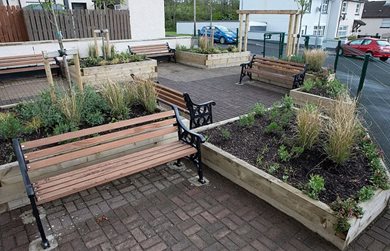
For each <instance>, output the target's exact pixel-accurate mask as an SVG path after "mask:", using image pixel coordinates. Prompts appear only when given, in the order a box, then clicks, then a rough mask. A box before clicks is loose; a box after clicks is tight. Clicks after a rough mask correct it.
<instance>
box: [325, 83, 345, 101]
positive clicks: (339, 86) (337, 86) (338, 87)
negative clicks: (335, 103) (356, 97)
mask: <svg viewBox="0 0 390 251" xmlns="http://www.w3.org/2000/svg"><path fill="white" fill-rule="evenodd" d="M325 88H326V93H327V94H328V95H329V96H330V97H331V98H333V99H335V98H337V97H339V96H343V95H346V94H347V88H346V86H345V85H344V84H343V83H342V82H341V81H339V80H337V79H335V80H333V81H329V82H328V83H327V84H326V87H325Z"/></svg>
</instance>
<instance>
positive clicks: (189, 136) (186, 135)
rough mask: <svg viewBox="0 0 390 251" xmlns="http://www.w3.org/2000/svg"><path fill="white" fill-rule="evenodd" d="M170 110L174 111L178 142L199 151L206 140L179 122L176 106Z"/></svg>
mask: <svg viewBox="0 0 390 251" xmlns="http://www.w3.org/2000/svg"><path fill="white" fill-rule="evenodd" d="M172 109H173V110H174V111H175V116H176V122H177V126H178V128H179V132H178V133H179V140H181V141H183V142H185V143H187V144H189V145H191V146H193V147H195V148H196V149H197V150H198V151H199V150H200V145H201V144H202V143H204V142H206V138H205V137H204V136H203V135H201V134H199V133H196V132H192V131H190V130H189V129H188V128H187V127H186V126H185V125H184V123H183V122H182V121H181V118H180V113H179V110H178V109H177V106H175V105H172Z"/></svg>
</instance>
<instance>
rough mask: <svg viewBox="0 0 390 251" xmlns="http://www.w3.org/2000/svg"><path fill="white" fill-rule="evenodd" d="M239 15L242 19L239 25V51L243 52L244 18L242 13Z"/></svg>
mask: <svg viewBox="0 0 390 251" xmlns="http://www.w3.org/2000/svg"><path fill="white" fill-rule="evenodd" d="M238 16H239V20H240V24H239V27H238V51H239V52H241V51H242V21H243V20H242V19H243V15H242V14H238Z"/></svg>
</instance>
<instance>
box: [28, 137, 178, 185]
mask: <svg viewBox="0 0 390 251" xmlns="http://www.w3.org/2000/svg"><path fill="white" fill-rule="evenodd" d="M177 147H178V141H175V142H172V143H167V144H163V145H159V146H155V147H152V148H147V149H145V150H142V151H139V152H134V153H131V154H130V155H125V156H122V157H119V158H115V159H110V160H108V161H105V162H103V163H98V164H95V165H92V166H87V167H84V168H80V169H76V170H73V171H72V172H65V173H62V174H58V175H56V176H51V177H48V178H45V179H42V180H39V181H37V182H35V183H34V187H36V188H39V189H40V190H42V189H44V188H45V187H49V186H51V185H47V184H48V183H50V184H57V183H61V182H62V180H64V179H66V178H68V177H74V178H76V177H79V176H80V175H83V174H84V173H88V172H90V171H94V170H95V169H98V168H100V167H102V166H103V167H104V166H106V165H111V164H115V163H118V162H120V161H123V160H126V159H128V158H131V159H134V160H137V159H139V158H143V155H144V154H150V153H158V152H159V151H161V150H165V149H167V150H168V149H175V148H177Z"/></svg>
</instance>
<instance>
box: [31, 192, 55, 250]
mask: <svg viewBox="0 0 390 251" xmlns="http://www.w3.org/2000/svg"><path fill="white" fill-rule="evenodd" d="M28 198H29V199H30V203H31V208H32V213H33V216H34V217H35V221H36V223H37V227H38V230H39V234H40V235H41V239H42V242H41V246H42V248H43V249H46V248H49V247H50V243H49V240H48V239H47V238H46V234H45V230H44V229H43V225H42V221H41V218H40V217H39V211H38V207H37V204H36V202H35V196H33V195H31V196H28Z"/></svg>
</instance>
